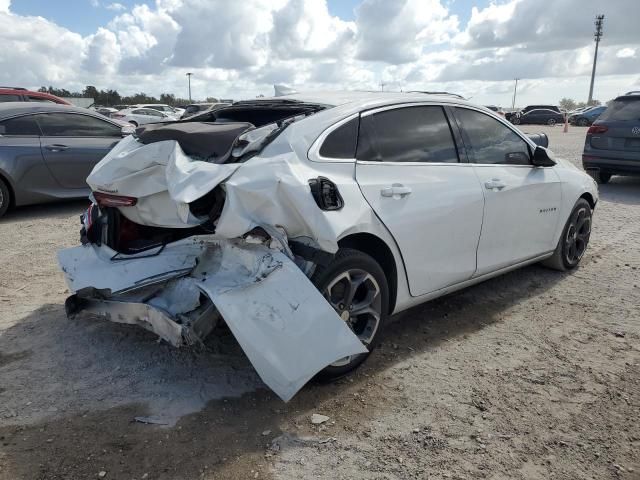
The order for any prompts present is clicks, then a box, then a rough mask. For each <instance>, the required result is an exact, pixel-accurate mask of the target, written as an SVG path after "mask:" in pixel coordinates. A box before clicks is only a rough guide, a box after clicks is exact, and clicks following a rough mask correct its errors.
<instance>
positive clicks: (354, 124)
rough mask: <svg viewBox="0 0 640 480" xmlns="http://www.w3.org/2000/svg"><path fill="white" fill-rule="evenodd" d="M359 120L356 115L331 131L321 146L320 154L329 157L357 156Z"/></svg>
mask: <svg viewBox="0 0 640 480" xmlns="http://www.w3.org/2000/svg"><path fill="white" fill-rule="evenodd" d="M358 121H359V118H358V117H356V118H354V119H352V120H350V121H348V122H347V123H345V124H344V125H341V126H340V127H338V128H336V129H335V130H334V131H333V132H331V133H330V134H329V135H328V136H327V138H326V139H325V141H324V143H323V144H322V147H320V155H321V156H322V157H327V158H356V144H357V141H358V123H359V122H358Z"/></svg>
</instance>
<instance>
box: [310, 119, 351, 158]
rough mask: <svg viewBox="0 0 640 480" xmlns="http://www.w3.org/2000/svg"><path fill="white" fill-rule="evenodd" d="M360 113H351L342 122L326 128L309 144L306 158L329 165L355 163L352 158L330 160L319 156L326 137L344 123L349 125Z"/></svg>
mask: <svg viewBox="0 0 640 480" xmlns="http://www.w3.org/2000/svg"><path fill="white" fill-rule="evenodd" d="M359 116H360V113H352V114H351V115H349V116H348V117H345V118H343V119H342V120H340V121H338V122H336V123H334V124H333V125H331V126H329V127H327V128H326V129H325V130H324V131H323V132H322V133H321V134H320V136H319V137H318V138H316V140H315V141H314V142H313V143H312V144H311V147H310V148H309V151H308V152H307V158H308V159H309V160H311V161H312V162H331V163H354V162H355V161H356V159H355V157H354V158H331V157H324V156H322V155H320V148H321V147H322V144H323V143H324V141H325V140H326V139H327V137H328V136H329V135H330V134H331V133H332V132H333V131H334V130H337V129H338V128H340V127H341V126H342V125H344V124H345V123H349V122H350V121H351V120H353V119H354V118H358V117H359Z"/></svg>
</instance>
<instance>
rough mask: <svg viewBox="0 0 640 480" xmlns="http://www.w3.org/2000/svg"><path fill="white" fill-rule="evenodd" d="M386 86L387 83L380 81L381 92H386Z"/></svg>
mask: <svg viewBox="0 0 640 480" xmlns="http://www.w3.org/2000/svg"><path fill="white" fill-rule="evenodd" d="M385 85H386V83H384V82H383V81H380V91H382V92H384V86H385Z"/></svg>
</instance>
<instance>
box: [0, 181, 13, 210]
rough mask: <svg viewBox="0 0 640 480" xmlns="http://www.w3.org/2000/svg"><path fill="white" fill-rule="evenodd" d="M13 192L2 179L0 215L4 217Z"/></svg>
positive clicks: (0, 184) (0, 183)
mask: <svg viewBox="0 0 640 480" xmlns="http://www.w3.org/2000/svg"><path fill="white" fill-rule="evenodd" d="M10 195H11V193H10V192H9V187H8V186H7V184H5V183H4V181H3V180H2V179H0V217H2V216H3V215H4V214H5V213H7V210H9V204H10V203H11V196H10Z"/></svg>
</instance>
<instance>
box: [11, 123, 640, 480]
mask: <svg viewBox="0 0 640 480" xmlns="http://www.w3.org/2000/svg"><path fill="white" fill-rule="evenodd" d="M523 129H524V130H525V131H532V132H533V131H545V132H547V133H548V134H549V135H550V139H551V143H550V145H551V147H552V149H553V150H554V151H555V152H556V153H557V154H558V155H560V156H563V157H565V158H569V159H571V160H572V161H574V162H576V163H579V158H580V152H581V149H582V144H583V141H584V133H585V129H582V128H571V131H570V132H569V133H567V134H563V133H562V128H561V127H555V128H550V127H537V128H531V127H527V128H523ZM85 203H86V202H74V203H67V204H61V205H55V206H45V207H42V206H38V207H28V208H22V209H18V210H16V211H14V212H12V213H10V214H9V215H7V216H6V217H5V218H4V219H2V220H0V246H1V247H2V248H0V265H2V269H1V272H2V275H0V480H16V479H74V480H75V479H84V478H88V479H91V478H107V479H143V478H148V479H195V478H204V479H214V478H215V479H221V478H230V479H246V478H282V479H288V478H296V479H297V478H326V479H338V478H344V479H347V478H353V479H370V478H375V479H405V478H407V479H408V478H433V479H445V478H451V479H463V478H464V479H475V478H488V479H549V478H557V479H598V480H600V479H608V478H612V479H619V478H625V479H640V368H639V367H640V342H639V339H640V325H639V323H638V321H639V313H640V249H639V248H638V243H639V242H640V179H633V178H615V177H614V179H613V180H612V181H611V183H610V184H609V185H606V186H603V187H602V188H601V201H600V203H599V205H598V207H597V209H596V212H595V217H594V227H593V228H594V230H593V235H592V241H591V245H590V247H589V249H588V251H587V255H586V257H585V258H584V260H583V263H582V265H581V267H580V268H579V269H578V270H576V271H574V272H572V273H570V274H560V273H558V272H554V271H550V270H546V269H544V268H542V267H539V266H531V267H527V268H524V269H521V270H519V271H516V272H513V273H510V274H507V275H504V276H502V277H499V278H496V279H493V280H490V281H487V282H485V283H483V284H481V285H478V286H475V287H472V288H470V289H467V290H465V291H462V292H459V293H456V294H452V295H449V296H447V297H444V298H441V299H438V300H436V301H433V302H430V303H428V304H425V305H422V306H419V307H417V308H414V309H412V310H410V311H408V312H405V313H403V314H400V315H398V316H397V317H395V318H394V319H393V323H392V324H391V325H390V326H389V328H388V333H387V335H386V337H385V339H384V341H383V344H382V345H381V347H380V348H379V349H378V350H376V351H375V352H374V353H373V354H372V355H371V357H370V359H369V360H368V361H367V363H366V364H365V365H364V366H363V368H361V369H359V370H358V371H357V372H356V373H354V374H353V375H351V376H349V377H346V378H344V379H342V380H340V381H338V382H336V383H332V384H317V383H316V384H311V385H309V386H307V387H305V389H304V390H303V391H301V392H300V393H299V394H298V395H297V396H296V397H295V398H294V399H293V400H292V401H291V402H290V403H288V404H285V403H283V402H281V401H280V400H278V399H277V398H276V397H275V396H274V395H273V394H272V393H270V392H269V391H268V390H267V389H266V388H265V387H264V386H263V385H262V383H261V382H260V380H259V378H258V377H257V376H256V374H255V373H254V371H253V369H252V367H251V365H250V364H249V363H248V362H247V360H246V358H245V357H244V355H243V353H242V351H241V350H240V349H239V347H238V346H237V344H236V343H235V341H234V339H233V337H231V336H230V335H229V334H226V333H225V332H224V331H223V332H221V335H220V336H218V337H215V338H213V339H212V340H211V341H209V342H208V343H207V345H206V346H205V347H204V348H199V349H197V350H176V349H173V348H170V347H168V346H166V345H164V344H159V343H158V342H157V340H156V339H155V338H154V336H153V335H151V334H148V333H147V332H145V331H142V330H140V329H137V328H135V327H129V326H123V325H116V324H112V323H109V322H106V321H101V320H98V319H93V320H91V319H86V318H84V319H79V320H74V321H69V320H67V319H66V318H65V315H64V311H63V307H62V304H63V302H64V299H65V297H66V295H67V294H68V292H67V291H66V289H65V285H64V282H63V279H62V276H61V274H60V273H59V272H58V271H57V268H56V263H55V251H56V250H57V249H58V248H61V247H65V246H72V245H74V244H76V242H77V237H78V233H77V231H78V215H79V213H80V212H81V211H82V210H83V208H84V206H85ZM314 413H319V414H323V415H326V416H328V417H329V419H328V420H327V421H326V422H325V423H322V424H320V425H314V424H312V423H311V421H310V418H311V415H312V414H314ZM136 417H137V418H138V421H136ZM140 420H142V421H140ZM143 422H146V423H143Z"/></svg>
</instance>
